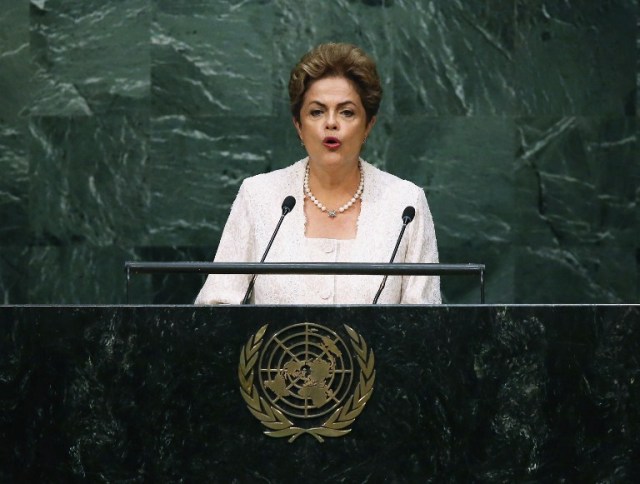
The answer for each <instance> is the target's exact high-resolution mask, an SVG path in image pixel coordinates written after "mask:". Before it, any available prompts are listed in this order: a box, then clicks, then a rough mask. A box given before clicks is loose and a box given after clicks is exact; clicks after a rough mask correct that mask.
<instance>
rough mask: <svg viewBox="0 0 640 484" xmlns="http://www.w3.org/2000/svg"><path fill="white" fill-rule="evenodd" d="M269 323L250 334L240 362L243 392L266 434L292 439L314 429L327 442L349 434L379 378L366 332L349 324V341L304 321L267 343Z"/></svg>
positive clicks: (279, 333)
mask: <svg viewBox="0 0 640 484" xmlns="http://www.w3.org/2000/svg"><path fill="white" fill-rule="evenodd" d="M267 326H268V325H266V324H265V325H264V326H262V327H261V328H260V329H259V330H258V331H257V333H256V334H255V335H253V336H251V338H249V341H247V343H246V344H245V345H244V347H243V348H242V351H241V353H240V364H239V365H238V376H239V379H240V392H241V394H242V397H243V398H244V400H245V402H246V403H247V406H248V408H249V411H250V412H251V413H252V414H253V415H254V417H256V418H257V419H258V420H260V422H261V423H262V425H264V426H265V427H267V429H268V430H265V434H266V435H268V436H269V437H289V442H293V441H294V440H295V439H296V438H298V437H299V436H300V435H302V434H309V435H312V436H313V437H315V438H316V439H317V440H318V441H320V442H323V441H324V437H341V436H343V435H346V434H347V433H349V432H350V431H351V429H350V428H349V426H350V425H351V424H352V423H353V422H354V421H355V419H356V417H357V416H358V415H360V413H361V412H362V410H363V409H364V406H365V404H366V403H367V401H368V400H369V398H370V397H371V393H372V392H373V383H374V381H375V370H374V356H373V351H372V350H368V349H367V343H366V342H365V341H364V339H363V338H362V336H360V335H359V334H358V333H357V332H356V331H354V330H353V329H352V328H350V327H349V326H347V325H344V328H345V330H346V332H347V335H348V336H349V338H348V343H349V344H347V343H346V342H345V341H344V340H343V339H342V338H341V337H340V336H339V335H338V334H337V333H336V332H334V331H332V330H331V329H329V328H326V327H324V326H321V325H318V324H313V323H301V324H294V325H292V326H288V327H286V328H284V329H282V330H280V331H278V332H277V333H275V334H273V335H272V336H271V337H270V338H269V339H267V341H266V342H265V334H266V332H267ZM351 350H353V353H354V354H355V358H354V357H353V356H352V352H351ZM356 378H357V383H356V382H355V380H356ZM256 380H257V385H256ZM258 388H259V389H260V391H259V390H258ZM300 421H302V422H305V423H307V424H309V423H310V424H311V425H306V426H303V425H302V424H301V423H300ZM314 424H315V425H314Z"/></svg>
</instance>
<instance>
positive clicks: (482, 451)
mask: <svg viewBox="0 0 640 484" xmlns="http://www.w3.org/2000/svg"><path fill="white" fill-rule="evenodd" d="M265 325H266V329H265V330H264V332H263V333H262V336H260V332H259V331H260V329H261V328H264V327H265ZM296 325H302V326H296ZM345 325H346V326H348V327H349V328H351V329H352V330H353V332H354V333H356V334H357V335H359V336H360V337H361V340H362V341H364V342H366V346H367V348H366V352H365V354H366V355H367V356H366V358H365V359H366V362H365V363H366V365H369V366H370V368H369V369H368V370H367V371H368V378H371V376H372V372H371V368H373V369H374V370H375V375H374V381H373V383H372V386H371V388H370V390H371V392H370V395H369V397H368V399H367V401H366V405H364V406H363V407H362V408H361V409H360V410H359V412H358V414H357V416H356V417H355V418H354V419H353V422H352V423H350V424H348V425H346V426H345V427H344V428H345V429H347V430H350V431H349V432H348V433H346V434H345V435H340V436H325V437H323V438H322V440H323V442H320V441H319V439H318V438H317V436H316V435H313V432H302V433H299V434H298V435H297V436H296V438H295V439H294V440H293V441H292V442H290V440H291V439H290V436H283V437H278V436H268V435H266V434H265V431H269V430H270V429H269V428H268V427H267V426H265V423H264V422H263V421H262V420H261V419H260V418H258V417H256V415H255V414H254V413H252V412H251V410H250V409H249V405H248V403H247V400H246V398H244V397H243V390H242V385H243V384H242V379H241V377H240V375H241V374H244V375H245V377H246V375H247V374H251V372H250V371H249V370H253V374H252V375H253V376H252V377H251V378H252V380H251V383H252V387H255V389H256V391H257V392H258V393H259V394H260V396H261V397H262V398H263V399H264V402H266V404H267V405H268V406H269V409H276V410H277V409H278V408H280V406H281V405H280V404H281V403H282V402H281V400H282V398H281V395H282V394H281V393H280V394H276V393H274V391H272V390H270V388H275V387H270V385H271V384H269V383H266V384H265V383H264V382H270V381H271V382H275V380H276V375H277V371H275V370H274V371H272V373H268V372H267V373H264V372H262V373H261V371H262V370H263V368H262V366H260V365H262V363H260V361H263V362H264V361H271V363H269V364H266V365H263V366H266V370H269V368H271V369H272V370H273V368H272V367H273V366H274V365H275V366H276V367H277V362H278V361H280V362H283V361H284V362H285V363H286V361H291V359H289V360H287V358H286V357H285V358H283V357H279V358H280V360H278V358H276V357H274V358H272V359H271V360H269V359H268V357H265V358H266V359H264V360H260V359H256V360H254V361H253V363H252V362H250V361H247V360H245V362H244V364H241V360H242V358H241V355H242V352H243V351H245V350H246V349H247V348H249V349H250V348H251V347H252V345H253V344H254V343H256V341H258V340H259V341H258V342H262V347H263V348H267V347H268V344H267V343H268V342H269V341H271V340H272V337H273V335H274V334H277V333H278V332H281V333H278V334H284V333H282V331H292V329H291V328H294V329H295V328H298V331H302V333H303V334H305V333H304V331H307V330H308V329H309V328H311V330H310V331H312V332H314V331H315V332H318V331H320V332H321V331H328V332H329V333H328V334H333V333H331V332H335V334H336V335H338V336H339V337H340V338H341V340H342V343H344V346H342V347H341V348H342V349H343V350H344V348H345V347H346V348H349V350H350V351H351V352H352V356H353V355H355V353H356V352H355V350H354V346H353V344H352V343H351V336H350V335H349V333H348V330H347V329H345ZM300 328H302V329H300ZM305 328H306V329H305ZM283 341H285V343H284V346H287V344H286V341H289V340H287V339H286V338H285V337H283ZM291 341H293V340H291ZM331 341H333V342H334V343H335V342H336V341H337V339H335V338H334V339H331ZM292 344H293V343H292ZM326 344H329V343H326ZM336 344H337V343H336ZM316 347H318V345H316ZM289 349H290V348H289ZM291 351H293V353H296V352H297V353H296V354H300V352H299V351H298V350H291ZM371 352H373V354H374V355H375V357H374V360H373V361H371V360H369V359H368V358H369V356H368V355H369V354H370V353H371ZM320 353H322V351H320ZM330 353H331V352H330ZM340 353H341V358H342V359H344V357H345V354H344V353H345V352H344V351H341V352H340ZM332 354H333V356H334V357H335V359H336V360H337V359H339V358H337V356H336V355H337V353H335V352H333V353H332ZM639 354H640V306H637V305H620V306H605V305H603V306H597V305H596V306H592V305H590V306H308V307H303V306H286V307H285V306H282V307H277V306H228V307H193V306H4V307H1V308H0V481H2V482H26V481H29V482H38V481H47V482H74V481H84V480H86V481H106V482H116V481H117V482H124V481H126V482H148V481H153V482H174V481H175V482H177V481H185V482H231V481H234V480H235V482H255V481H266V482H296V481H304V482H381V481H383V480H386V481H388V482H430V481H433V482H442V481H446V482H452V481H453V482H457V481H461V482H471V481H488V482H493V481H500V482H504V481H525V480H529V481H551V480H553V481H555V480H562V479H565V480H567V481H572V482H580V481H587V482H588V481H596V480H613V481H620V482H622V481H630V480H632V476H636V475H638V459H637V457H638V450H639V449H640V437H639V436H640V428H639V427H640V390H639V388H640V381H639V379H640V363H639V362H640V358H638V355H639ZM316 356H318V352H317V351H316ZM320 356H323V355H322V354H320ZM324 356H326V355H324ZM354 358H355V360H357V357H354ZM325 359H330V358H328V357H327V358H325ZM274 361H275V362H276V363H274ZM307 363H308V361H307ZM334 363H335V364H334V366H333V369H334V372H335V371H337V370H336V368H339V367H340V364H341V363H340V364H338V362H337V361H336V362H334ZM366 365H365V366H366ZM340 368H342V367H340ZM241 369H242V370H243V371H244V373H243V371H240V370H241ZM266 370H265V371H266ZM302 370H304V371H308V369H304V368H303V369H301V368H294V369H292V368H290V367H289V368H288V369H287V372H288V373H287V374H286V375H284V378H285V383H286V384H287V385H293V386H291V387H290V389H289V391H290V392H297V394H298V398H302V397H301V392H302V391H306V392H308V391H310V390H309V389H308V388H307V389H306V390H304V386H305V385H304V382H309V381H311V380H308V379H307V380H304V379H303V380H300V379H298V380H297V381H298V383H295V380H296V377H297V376H299V375H300V374H301V373H300V371H302ZM296 371H297V372H298V373H295V372H296ZM329 373H330V372H329ZM239 374H240V375H239ZM327 374H328V373H326V372H325V375H327ZM352 374H353V385H355V386H356V387H357V386H358V385H360V384H361V378H362V376H361V374H362V365H361V364H360V363H358V362H357V361H356V363H355V366H354V371H353V373H352ZM260 375H262V376H260ZM265 375H267V376H265ZM296 375H297V376H296ZM327 381H328V380H326V379H325V381H324V382H322V381H320V380H319V379H317V378H316V382H315V383H320V384H326V383H327ZM345 381H346V380H345ZM368 381H369V379H367V381H366V382H365V384H363V387H364V386H366V384H367V382H368ZM292 382H294V383H292ZM301 382H302V383H301ZM245 383H246V382H245ZM273 385H275V383H274V384H273ZM325 386H327V385H325ZM343 387H344V388H345V389H346V390H345V392H343V393H344V395H343V397H344V398H343V397H340V395H338V393H339V392H338V390H335V393H325V395H329V397H327V400H331V398H335V402H334V401H328V403H327V401H324V400H323V399H322V397H319V398H320V400H319V403H318V405H319V406H320V407H322V406H323V405H329V406H332V405H333V407H332V410H329V411H328V412H325V413H324V414H323V415H320V416H319V417H316V420H315V423H313V424H310V425H315V426H316V427H322V426H323V425H325V424H326V422H327V420H328V419H329V417H330V416H331V415H333V413H335V410H334V409H340V408H342V407H344V406H345V405H347V403H346V402H348V399H349V397H350V396H351V397H352V396H353V394H354V393H353V392H354V391H355V390H354V389H353V388H354V387H353V386H351V387H350V388H347V387H348V385H347V383H344V385H343ZM316 390H317V389H316ZM333 391H334V390H333V389H331V392H333ZM269 392H271V393H269ZM327 392H329V390H327ZM302 395H306V398H307V399H311V398H312V397H313V395H311V394H310V393H306V394H302ZM316 396H317V395H316ZM359 397H360V398H361V397H362V395H359ZM341 398H342V399H341ZM304 401H306V400H304V398H303V402H304ZM353 401H354V400H353V399H352V400H351V402H353ZM323 402H324V403H323ZM351 405H352V407H353V403H351ZM341 406H342V407H341ZM263 410H264V409H263ZM340 418H342V417H339V418H338V420H339V419H340ZM289 420H290V421H291V422H294V425H295V426H299V427H300V428H303V427H305V425H307V424H306V420H305V419H299V418H295V417H289ZM284 427H286V425H285V426H284ZM328 427H331V425H328ZM289 428H291V426H290V427H289ZM306 428H307V429H308V428H312V427H306Z"/></svg>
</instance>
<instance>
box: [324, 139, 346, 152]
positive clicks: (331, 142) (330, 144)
mask: <svg viewBox="0 0 640 484" xmlns="http://www.w3.org/2000/svg"><path fill="white" fill-rule="evenodd" d="M322 144H323V145H325V146H326V147H327V148H329V149H330V150H334V149H336V148H339V147H340V145H341V144H342V143H340V140H339V139H338V138H334V137H333V136H327V137H326V138H325V139H323V140H322Z"/></svg>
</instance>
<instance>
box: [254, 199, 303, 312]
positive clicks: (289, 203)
mask: <svg viewBox="0 0 640 484" xmlns="http://www.w3.org/2000/svg"><path fill="white" fill-rule="evenodd" d="M295 204H296V199H295V198H293V197H292V196H288V197H287V198H285V200H284V202H283V203H282V215H281V216H280V220H279V221H278V225H276V229H275V230H274V231H273V235H271V240H270V241H269V243H268V244H267V248H266V249H265V251H264V254H262V259H260V262H264V260H265V259H266V258H267V254H268V253H269V249H271V244H273V240H274V239H275V238H276V235H277V233H278V230H280V225H282V221H283V220H284V218H285V216H286V215H287V214H288V213H289V212H291V210H292V209H293V207H294V205H295ZM256 277H257V274H254V275H253V276H251V282H249V287H247V292H246V293H245V295H244V299H242V304H249V298H250V297H251V293H252V292H253V286H254V284H255V283H256Z"/></svg>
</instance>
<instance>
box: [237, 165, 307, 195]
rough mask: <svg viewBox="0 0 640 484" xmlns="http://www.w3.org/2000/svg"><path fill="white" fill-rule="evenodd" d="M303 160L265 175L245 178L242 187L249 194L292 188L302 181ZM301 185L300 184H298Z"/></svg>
mask: <svg viewBox="0 0 640 484" xmlns="http://www.w3.org/2000/svg"><path fill="white" fill-rule="evenodd" d="M304 162H305V159H302V160H299V161H297V162H295V163H294V164H292V165H289V166H287V167H285V168H280V169H277V170H273V171H270V172H267V173H260V174H259V175H254V176H250V177H248V178H245V179H244V181H243V182H242V185H243V187H244V189H245V190H248V191H250V192H254V191H256V190H257V191H259V192H265V191H266V192H269V191H277V192H281V191H282V190H283V189H287V188H293V187H295V186H296V185H297V184H299V183H298V180H302V177H303V176H304ZM300 183H301V182H300Z"/></svg>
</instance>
